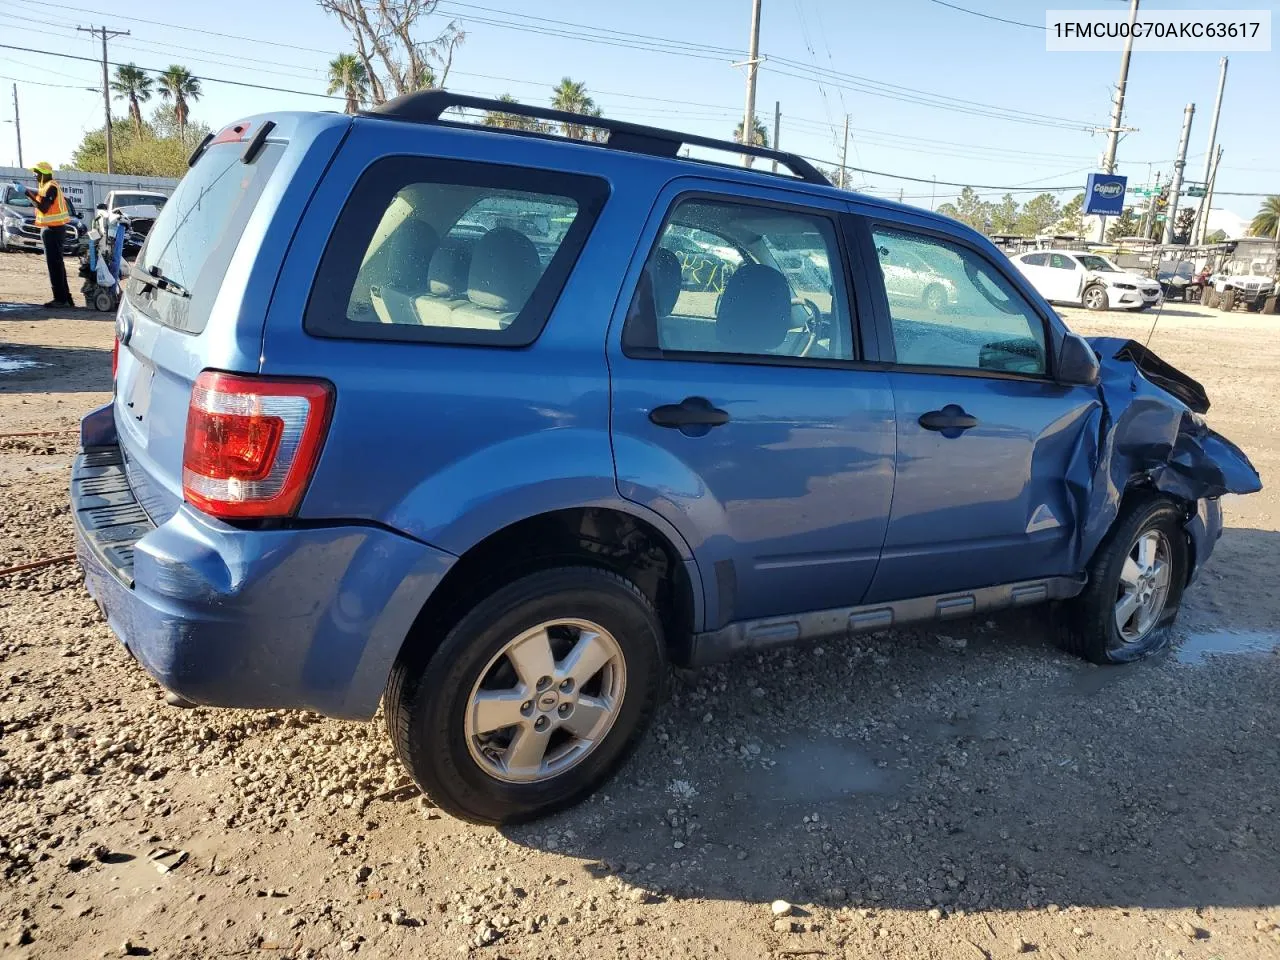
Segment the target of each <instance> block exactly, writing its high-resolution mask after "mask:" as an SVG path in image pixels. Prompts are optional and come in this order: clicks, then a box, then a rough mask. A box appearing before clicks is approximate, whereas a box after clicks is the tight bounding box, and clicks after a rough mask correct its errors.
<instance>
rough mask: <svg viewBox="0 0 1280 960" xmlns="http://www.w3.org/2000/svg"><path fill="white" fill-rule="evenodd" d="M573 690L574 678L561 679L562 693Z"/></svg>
mask: <svg viewBox="0 0 1280 960" xmlns="http://www.w3.org/2000/svg"><path fill="white" fill-rule="evenodd" d="M571 690H573V680H572V678H570V679H568V680H561V681H560V691H561V692H562V693H569V692H570V691H571Z"/></svg>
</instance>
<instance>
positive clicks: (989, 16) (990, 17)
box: [929, 0, 1047, 30]
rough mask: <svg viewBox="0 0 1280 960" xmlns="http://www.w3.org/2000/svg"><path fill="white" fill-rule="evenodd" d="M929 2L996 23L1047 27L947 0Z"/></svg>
mask: <svg viewBox="0 0 1280 960" xmlns="http://www.w3.org/2000/svg"><path fill="white" fill-rule="evenodd" d="M929 2H930V3H936V4H937V5H938V6H940V7H950V8H951V9H952V10H959V11H960V12H961V13H967V14H969V15H970V16H973V17H981V18H982V19H983V20H995V21H996V22H998V23H1008V24H1012V25H1013V26H1015V27H1029V28H1030V29H1032V30H1045V29H1047V28H1046V27H1045V25H1044V24H1043V23H1023V22H1022V21H1021V20H1006V19H1005V18H1004V17H997V16H994V15H992V14H990V13H983V12H982V11H981V10H970V9H969V8H968V7H957V6H956V5H955V4H954V3H947V0H929Z"/></svg>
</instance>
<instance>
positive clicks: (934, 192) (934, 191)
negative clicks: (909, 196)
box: [929, 173, 938, 213]
mask: <svg viewBox="0 0 1280 960" xmlns="http://www.w3.org/2000/svg"><path fill="white" fill-rule="evenodd" d="M937 199H938V175H937V174H936V173H935V174H933V186H931V187H930V188H929V212H930V213H933V204H934V201H936V200H937Z"/></svg>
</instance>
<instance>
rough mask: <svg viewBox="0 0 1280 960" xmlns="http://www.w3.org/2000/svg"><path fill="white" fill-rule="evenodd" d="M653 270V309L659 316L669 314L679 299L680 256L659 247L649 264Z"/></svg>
mask: <svg viewBox="0 0 1280 960" xmlns="http://www.w3.org/2000/svg"><path fill="white" fill-rule="evenodd" d="M650 269H651V270H652V271H653V309H654V312H655V313H657V315H658V316H659V317H660V318H661V317H666V316H670V314H671V311H672V310H674V309H675V306H676V301H677V300H678V299H680V258H679V257H677V256H676V255H675V254H674V253H672V252H671V251H670V250H668V249H667V248H666V247H659V248H658V250H657V252H656V253H654V255H653V261H652V263H651V264H650Z"/></svg>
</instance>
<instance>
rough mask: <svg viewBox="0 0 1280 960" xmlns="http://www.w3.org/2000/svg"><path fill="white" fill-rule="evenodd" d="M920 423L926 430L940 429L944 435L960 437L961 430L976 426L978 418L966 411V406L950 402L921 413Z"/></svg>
mask: <svg viewBox="0 0 1280 960" xmlns="http://www.w3.org/2000/svg"><path fill="white" fill-rule="evenodd" d="M919 423H920V426H922V427H924V428H925V429H926V430H938V431H941V433H942V434H943V436H947V437H958V436H960V433H961V431H964V430H972V429H973V428H974V427H976V426H977V425H978V418H977V417H974V416H971V415H970V414H967V413H965V412H964V407H961V406H959V405H958V404H954V403H948V404H947V405H946V406H945V407H943V408H942V409H941V410H930V411H929V412H928V413H922V414H920V420H919Z"/></svg>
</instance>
